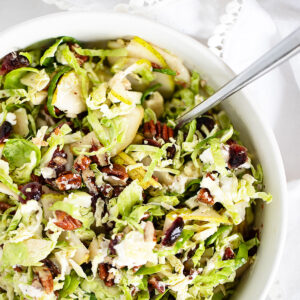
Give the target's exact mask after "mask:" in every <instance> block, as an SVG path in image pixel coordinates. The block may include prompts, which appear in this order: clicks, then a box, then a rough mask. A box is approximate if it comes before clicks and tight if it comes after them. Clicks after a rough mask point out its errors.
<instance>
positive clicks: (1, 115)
mask: <svg viewBox="0 0 300 300" xmlns="http://www.w3.org/2000/svg"><path fill="white" fill-rule="evenodd" d="M3 118H4V113H3V112H2V113H0V123H2V122H3V121H4V120H3ZM5 121H7V122H9V123H10V124H11V125H16V124H17V121H16V115H15V114H14V113H11V112H9V113H7V114H6V118H5Z"/></svg>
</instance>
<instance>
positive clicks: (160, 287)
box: [148, 276, 166, 294]
mask: <svg viewBox="0 0 300 300" xmlns="http://www.w3.org/2000/svg"><path fill="white" fill-rule="evenodd" d="M148 283H149V284H150V285H151V286H152V287H153V288H155V289H156V290H157V291H158V292H159V293H160V294H163V293H164V292H165V289H166V287H165V284H164V283H163V282H162V281H160V280H159V278H158V277H157V276H151V277H150V278H149V280H148Z"/></svg>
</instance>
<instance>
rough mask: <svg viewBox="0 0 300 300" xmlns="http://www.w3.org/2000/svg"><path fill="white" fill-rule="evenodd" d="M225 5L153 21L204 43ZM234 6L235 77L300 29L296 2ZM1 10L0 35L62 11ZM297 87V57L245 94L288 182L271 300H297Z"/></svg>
mask: <svg viewBox="0 0 300 300" xmlns="http://www.w3.org/2000/svg"><path fill="white" fill-rule="evenodd" d="M52 1H53V0H52ZM73 1H74V0H73ZM76 1H77V2H80V1H81V2H82V1H84V0H76ZM85 1H86V0H85ZM98 1H99V3H102V4H104V2H105V1H106V4H107V3H108V2H107V1H109V4H108V5H104V6H106V7H108V6H112V5H111V3H112V2H116V1H115V0H98ZM123 2H126V1H123ZM127 2H128V1H127ZM228 2H230V0H174V1H173V2H172V4H169V5H168V7H167V9H161V10H159V11H156V12H153V14H152V15H151V18H154V19H156V20H157V21H159V22H163V23H166V24H167V25H169V26H172V27H175V28H176V29H177V30H180V31H183V32H185V33H187V34H190V35H192V36H193V37H195V38H197V39H199V40H201V41H202V42H204V43H206V42H207V39H208V38H209V37H211V36H212V35H213V32H214V29H215V28H216V26H217V25H218V24H219V19H220V17H221V15H223V14H224V13H225V6H226V4H227V3H228ZM236 2H243V5H244V9H243V10H242V12H241V13H240V17H239V20H238V22H237V24H236V25H235V27H234V28H231V31H230V34H229V35H228V36H227V38H226V42H225V43H224V45H223V47H224V49H223V59H224V60H225V62H226V63H228V64H229V66H230V67H231V68H232V69H233V70H234V71H236V72H239V71H241V70H242V69H243V68H245V67H246V66H247V65H249V63H250V62H251V61H253V60H254V59H255V58H257V57H258V56H259V55H261V54H262V53H263V52H265V51H266V50H267V49H269V48H270V47H272V45H274V44H275V43H276V42H278V41H279V40H280V38H282V37H284V36H286V35H287V34H288V33H290V32H291V31H292V30H294V29H295V28H296V27H297V26H300V0H258V1H257V2H255V0H244V1H242V0H236ZM0 4H1V9H0V30H3V29H5V28H6V27H9V26H11V25H14V24H16V23H19V22H22V21H25V20H28V19H30V18H33V17H37V16H42V15H45V14H48V13H54V12H59V11H60V10H59V9H58V8H57V7H56V6H54V5H48V4H45V3H43V2H42V0H0ZM223 19H224V18H223ZM223 21H224V20H223ZM225 24H226V20H225ZM223 25H224V24H223ZM30 34H34V33H30ZM0 42H1V41H0ZM299 86H300V58H299V56H298V58H294V59H293V60H291V61H290V63H287V64H285V65H284V66H282V67H280V68H279V69H277V70H274V71H273V72H272V73H271V74H268V75H266V76H265V77H264V78H262V79H260V80H259V81H258V82H256V83H254V84H252V85H251V86H249V87H248V88H247V92H248V93H250V94H251V97H252V99H253V101H255V103H256V104H257V106H258V107H259V109H261V110H262V111H263V113H264V114H265V116H266V118H267V119H268V121H269V122H270V124H271V126H272V128H273V130H274V133H275V135H276V138H277V141H278V143H279V146H280V149H281V152H282V156H283V160H284V164H285V169H286V174H287V179H288V181H289V199H287V201H288V202H289V203H288V205H289V224H288V236H287V241H286V250H285V253H284V257H283V260H282V263H281V266H280V270H279V272H278V275H277V281H276V282H275V285H274V286H273V288H272V290H271V292H270V296H269V298H270V299H272V300H273V299H287V300H298V299H300V289H299V280H300V259H299V255H298V254H299V253H300V235H299V229H298V228H300V216H299V215H300V214H299V212H300V158H299V157H300V93H299ZM262 142H263V141H262ZM274 226H276V220H274ZM274 251H276V249H274Z"/></svg>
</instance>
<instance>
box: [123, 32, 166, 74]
mask: <svg viewBox="0 0 300 300" xmlns="http://www.w3.org/2000/svg"><path fill="white" fill-rule="evenodd" d="M126 49H127V51H128V56H130V57H138V58H145V59H148V60H150V61H151V62H153V63H155V64H157V65H159V66H160V67H162V68H167V67H168V65H167V63H166V61H165V59H164V58H163V56H162V55H161V54H160V53H159V52H158V51H157V50H156V49H155V48H154V47H153V46H152V45H151V44H150V43H148V42H146V41H145V40H143V39H141V38H140V37H137V36H135V37H134V38H133V39H131V40H130V42H129V43H128V45H127V46H126Z"/></svg>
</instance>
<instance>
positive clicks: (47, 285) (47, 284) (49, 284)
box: [34, 266, 53, 294]
mask: <svg viewBox="0 0 300 300" xmlns="http://www.w3.org/2000/svg"><path fill="white" fill-rule="evenodd" d="M34 272H35V273H37V275H38V277H39V280H40V283H41V284H42V286H43V288H44V289H45V292H46V293H47V294H50V293H51V292H52V291H53V277H52V274H51V272H50V269H49V268H48V267H46V266H43V267H34Z"/></svg>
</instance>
